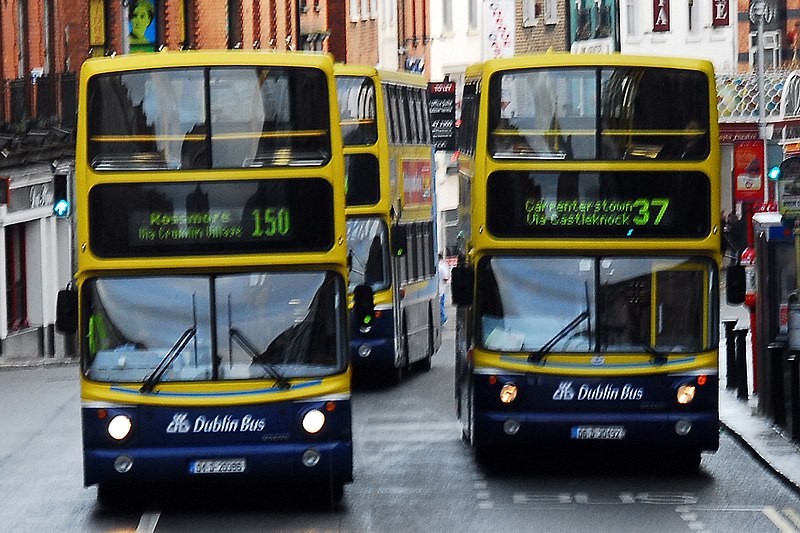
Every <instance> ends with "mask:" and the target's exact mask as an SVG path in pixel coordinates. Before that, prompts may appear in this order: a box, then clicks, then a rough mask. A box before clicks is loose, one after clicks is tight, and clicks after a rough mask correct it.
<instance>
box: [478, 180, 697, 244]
mask: <svg viewBox="0 0 800 533" xmlns="http://www.w3.org/2000/svg"><path fill="white" fill-rule="evenodd" d="M710 195H711V190H710V183H709V180H708V177H707V176H706V175H705V174H703V173H700V172H668V171H652V172H641V171H638V172H552V171H548V172H526V171H503V172H495V173H493V174H492V175H490V176H489V179H488V182H487V205H486V219H487V227H488V230H489V232H490V233H491V234H492V235H494V236H496V237H501V238H539V237H589V238H624V237H629V238H703V237H705V236H707V235H708V234H709V231H710V220H711V217H710V213H709V206H710V205H711V197H710Z"/></svg>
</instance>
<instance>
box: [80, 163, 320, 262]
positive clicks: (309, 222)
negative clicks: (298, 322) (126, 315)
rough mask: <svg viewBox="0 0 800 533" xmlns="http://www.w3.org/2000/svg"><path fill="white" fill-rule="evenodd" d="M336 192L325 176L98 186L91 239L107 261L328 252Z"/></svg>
mask: <svg viewBox="0 0 800 533" xmlns="http://www.w3.org/2000/svg"><path fill="white" fill-rule="evenodd" d="M333 219H334V217H333V189H332V188H331V185H330V183H328V182H327V181H325V180H324V179H321V178H301V179H297V178H295V179H269V180H263V179H262V180H246V181H235V182H231V181H196V182H180V183H177V182H173V183H164V182H159V183H154V182H151V183H120V184H116V183H115V184H104V185H98V186H96V187H94V188H92V190H91V191H90V193H89V227H90V235H89V241H90V246H91V249H92V251H93V252H94V253H95V254H96V255H98V256H100V257H138V256H148V257H153V256H156V257H164V256H191V255H203V254H232V253H233V254H235V253H248V254H252V253H280V252H302V251H325V250H328V249H329V248H330V247H331V246H332V245H333V241H334V239H333V233H334V228H333Z"/></svg>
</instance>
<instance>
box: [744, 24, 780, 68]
mask: <svg viewBox="0 0 800 533" xmlns="http://www.w3.org/2000/svg"><path fill="white" fill-rule="evenodd" d="M763 42H764V68H765V69H771V68H778V67H779V66H780V53H781V32H780V31H779V30H775V31H765V32H764V33H763ZM757 61H758V32H751V33H750V67H751V68H755V66H756V63H757Z"/></svg>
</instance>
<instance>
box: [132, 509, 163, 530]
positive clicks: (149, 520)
mask: <svg viewBox="0 0 800 533" xmlns="http://www.w3.org/2000/svg"><path fill="white" fill-rule="evenodd" d="M160 517H161V512H160V511H153V512H148V513H144V514H143V515H142V518H140V519H139V525H138V526H136V533H153V532H154V531H155V530H156V525H158V519H159V518H160Z"/></svg>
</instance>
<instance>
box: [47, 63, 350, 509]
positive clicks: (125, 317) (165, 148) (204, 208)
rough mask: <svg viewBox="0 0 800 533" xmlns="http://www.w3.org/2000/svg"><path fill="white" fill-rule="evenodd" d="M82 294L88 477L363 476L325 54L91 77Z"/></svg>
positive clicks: (333, 479) (64, 317)
mask: <svg viewBox="0 0 800 533" xmlns="http://www.w3.org/2000/svg"><path fill="white" fill-rule="evenodd" d="M80 95H81V98H80V105H79V128H78V131H79V135H78V140H77V152H76V182H75V187H76V188H75V197H76V203H77V206H78V209H77V245H78V249H77V256H78V257H77V264H78V270H77V273H76V276H75V278H76V288H77V290H76V291H70V292H64V293H62V294H60V295H59V302H60V304H59V327H60V328H62V329H64V330H66V331H73V332H74V331H77V333H78V338H79V339H80V342H79V350H80V363H81V366H80V368H81V399H82V415H83V453H84V456H83V459H84V481H85V483H86V485H87V486H88V485H93V484H99V492H98V496H99V498H100V499H101V500H102V499H105V500H108V501H124V499H125V498H126V497H127V490H128V489H129V488H131V487H134V486H136V485H139V484H141V483H143V482H167V483H175V482H180V481H190V480H201V479H203V480H209V479H214V480H221V479H224V480H229V481H230V480H241V479H251V480H252V479H267V478H270V479H277V480H279V481H280V482H300V483H304V484H305V486H306V488H311V489H319V492H321V493H322V494H323V495H327V496H328V497H330V499H331V500H333V501H337V500H339V499H340V498H341V497H342V492H343V485H344V484H345V483H348V482H350V481H351V480H352V441H351V414H350V366H349V362H348V361H349V357H348V353H347V324H348V317H347V245H346V240H345V239H346V228H345V218H344V179H343V168H344V167H343V162H342V157H341V136H340V132H339V127H338V112H337V108H336V100H335V98H336V93H335V86H334V78H333V62H332V61H331V59H330V57H328V56H323V55H313V56H312V55H302V54H299V53H298V54H265V53H257V52H254V53H247V52H241V51H237V52H230V51H227V52H226V51H219V52H196V51H192V52H182V53H158V54H135V55H131V56H126V57H115V58H104V59H91V60H89V61H87V62H86V63H85V64H84V66H83V68H82V70H81V84H80Z"/></svg>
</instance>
